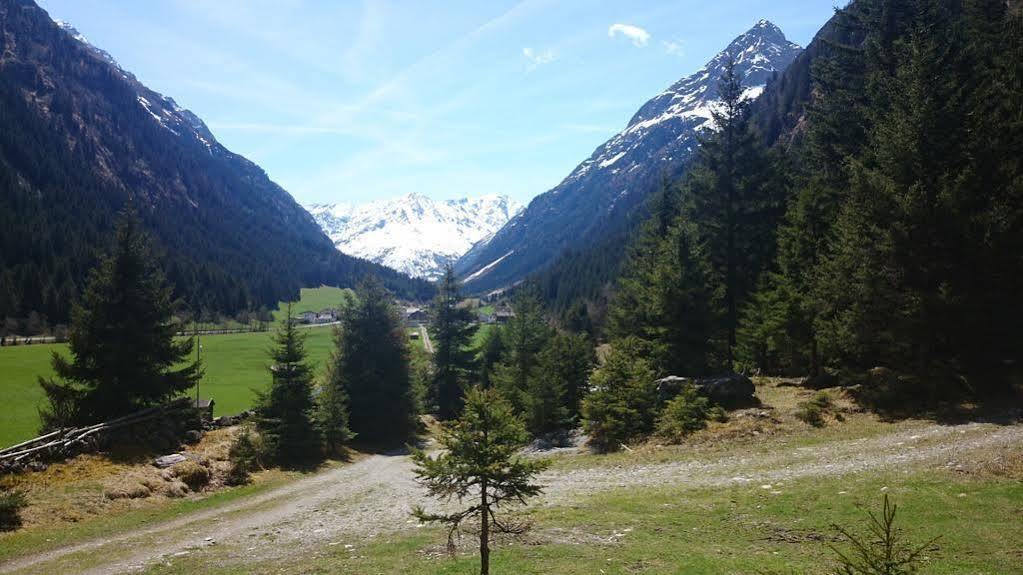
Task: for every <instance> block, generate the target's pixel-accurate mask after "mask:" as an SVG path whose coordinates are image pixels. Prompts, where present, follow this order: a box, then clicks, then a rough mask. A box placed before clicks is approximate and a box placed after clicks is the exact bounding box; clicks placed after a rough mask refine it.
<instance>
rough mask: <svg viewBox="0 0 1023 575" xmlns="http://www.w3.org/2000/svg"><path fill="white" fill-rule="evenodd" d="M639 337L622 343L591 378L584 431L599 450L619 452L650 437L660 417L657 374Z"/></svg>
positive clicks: (627, 339) (592, 444)
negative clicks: (656, 386) (647, 436)
mask: <svg viewBox="0 0 1023 575" xmlns="http://www.w3.org/2000/svg"><path fill="white" fill-rule="evenodd" d="M644 348H645V346H644V345H643V344H642V342H640V341H639V340H637V339H636V338H626V339H623V340H618V341H616V342H615V343H614V344H613V347H612V348H611V353H609V354H608V357H607V359H606V360H605V361H604V363H603V364H602V365H601V366H600V367H599V368H597V370H596V371H595V372H594V373H593V377H591V378H590V385H591V388H592V391H591V392H590V394H589V395H588V396H587V397H586V399H584V400H583V408H582V412H583V418H584V420H583V428H584V429H585V430H586V433H587V434H589V436H590V446H591V447H593V448H594V449H596V450H597V451H601V452H607V451H617V450H618V449H619V448H620V447H621V446H622V445H624V444H625V443H627V442H629V441H631V440H633V439H636V438H639V437H642V436H644V435H647V434H649V433H650V432H651V431H653V429H654V421H655V418H656V416H657V390H656V388H655V384H654V381H655V379H656V377H657V376H656V375H655V373H654V370H653V368H651V366H650V363H649V362H648V361H646V360H645V359H643V357H644V355H645V353H644Z"/></svg>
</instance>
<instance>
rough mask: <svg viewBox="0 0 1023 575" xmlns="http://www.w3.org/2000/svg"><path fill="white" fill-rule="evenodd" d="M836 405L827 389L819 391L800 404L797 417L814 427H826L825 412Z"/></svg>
mask: <svg viewBox="0 0 1023 575" xmlns="http://www.w3.org/2000/svg"><path fill="white" fill-rule="evenodd" d="M832 407H834V403H833V402H832V401H831V396H830V395H828V393H827V392H826V391H818V392H817V393H816V394H814V396H813V398H812V399H810V400H809V401H804V402H802V403H800V404H799V409H798V410H797V411H796V418H797V419H799V420H800V421H802V422H804V423H807V424H809V425H812V426H814V427H824V424H825V421H824V414H825V413H827V412H828V411H830V410H831V409H832Z"/></svg>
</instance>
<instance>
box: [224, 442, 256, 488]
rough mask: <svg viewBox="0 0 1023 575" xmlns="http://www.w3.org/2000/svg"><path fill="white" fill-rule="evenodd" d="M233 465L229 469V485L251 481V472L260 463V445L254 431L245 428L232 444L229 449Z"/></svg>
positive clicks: (229, 457) (229, 458) (227, 479)
mask: <svg viewBox="0 0 1023 575" xmlns="http://www.w3.org/2000/svg"><path fill="white" fill-rule="evenodd" d="M228 460H229V461H230V462H231V467H230V468H229V469H228V471H227V478H226V481H227V484H228V485H244V484H246V483H248V482H249V474H250V473H251V472H253V471H255V470H256V469H257V468H259V467H261V465H260V460H261V458H260V447H259V445H258V444H257V441H256V439H255V438H254V436H253V434H252V432H250V431H248V430H245V431H243V432H242V433H241V434H239V435H238V437H237V438H236V439H235V440H234V443H232V444H231V449H230V450H229V451H228Z"/></svg>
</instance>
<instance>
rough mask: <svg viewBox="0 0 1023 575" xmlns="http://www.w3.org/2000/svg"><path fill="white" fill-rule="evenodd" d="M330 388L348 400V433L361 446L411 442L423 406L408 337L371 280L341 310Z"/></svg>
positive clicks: (388, 297)
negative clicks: (418, 397)
mask: <svg viewBox="0 0 1023 575" xmlns="http://www.w3.org/2000/svg"><path fill="white" fill-rule="evenodd" d="M340 322H341V323H340V325H339V326H338V337H337V346H336V351H335V358H334V362H333V367H332V370H333V371H332V379H331V381H330V382H328V383H329V385H331V386H333V387H335V388H336V389H337V390H338V392H343V393H344V394H345V396H347V398H348V405H349V417H348V427H349V429H351V431H352V432H353V433H355V434H357V436H358V438H359V440H360V441H361V442H365V443H367V444H369V445H373V446H391V445H397V444H401V443H403V442H405V441H408V440H410V439H411V438H412V437H413V435H414V434H415V432H416V429H417V425H418V414H419V406H418V404H417V401H416V393H415V390H414V389H413V385H412V378H411V375H410V372H409V370H410V367H409V350H408V336H407V335H406V333H405V327H404V326H403V325H402V323H401V320H400V319H399V317H398V313H397V311H396V310H395V308H394V304H393V303H392V299H391V295H390V294H389V293H388V292H387V291H386V290H384V288H383V286H382V285H381V284H380V282H378V281H376V280H375V279H373V278H369V279H366V280H364V281H363V282H362V283H360V284H359V286H358V287H357V288H356V290H355V302H354V303H353V304H352V305H350V306H347V307H345V308H344V309H342V310H341V318H340Z"/></svg>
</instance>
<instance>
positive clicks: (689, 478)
mask: <svg viewBox="0 0 1023 575" xmlns="http://www.w3.org/2000/svg"><path fill="white" fill-rule="evenodd" d="M1020 441H1023V426H1020V425H1014V426H996V425H991V424H967V425H958V426H942V425H927V426H923V427H921V428H918V429H913V430H909V431H900V432H895V433H890V434H886V435H882V436H877V437H870V438H863V439H853V440H842V441H833V442H829V443H826V444H821V445H818V446H813V447H801V448H792V447H788V446H783V447H781V448H780V449H779V450H777V451H774V452H771V453H770V454H767V455H757V456H755V457H754V456H744V455H727V456H721V457H719V458H711V459H704V460H699V461H678V462H670V463H659V464H649V465H632V466H625V465H623V466H602V467H593V468H582V469H572V470H559V471H550V472H547V473H545V474H544V475H543V476H542V478H541V482H542V483H543V484H545V485H546V486H547V488H546V492H545V494H544V496H543V497H542V498H541V502H540V503H539V504H541V505H558V504H563V503H567V502H571V501H573V500H577V499H579V498H580V497H585V496H588V495H593V494H596V493H599V492H602V491H607V490H611V489H617V488H623V487H643V486H649V487H654V486H666V485H672V484H675V485H684V486H687V487H693V488H699V487H714V486H725V485H734V484H746V483H749V484H754V485H757V486H760V485H761V484H769V483H777V482H781V481H787V480H793V479H798V478H801V477H816V476H822V475H843V474H848V473H856V472H862V471H869V470H880V469H883V468H888V467H893V466H900V467H903V466H906V465H918V464H938V465H944V464H946V463H947V462H949V461H956V460H960V461H961V460H964V459H967V456H968V454H969V453H970V452H972V451H976V450H980V449H986V448H990V447H997V446H1001V445H1007V444H1010V443H1018V442H1020ZM418 504H424V505H426V506H429V507H432V508H435V504H434V503H433V502H430V501H427V500H426V499H425V497H424V494H423V492H422V491H421V489H420V488H419V487H418V486H417V485H416V483H415V482H414V481H413V477H412V473H411V464H410V462H409V460H408V458H407V457H406V456H400V455H396V456H385V455H375V456H372V457H368V458H366V459H363V460H360V461H358V462H356V463H353V464H350V465H345V466H342V467H338V468H335V469H331V470H329V471H325V472H322V473H319V474H317V475H314V476H310V477H308V478H305V479H302V480H299V481H297V482H295V483H292V484H289V485H287V486H285V487H281V488H279V489H276V490H273V491H270V492H267V493H263V494H260V495H258V496H254V497H250V498H247V499H244V500H239V501H236V502H233V503H230V504H228V505H224V506H221V507H218V508H216V509H210V510H204V511H199V512H196V513H193V514H190V515H187V516H184V517H181V518H178V519H174V520H171V521H167V522H163V523H159V524H157V525H153V526H150V527H146V528H143V529H140V530H137V531H134V532H131V533H125V534H120V535H116V536H112V537H108V538H104V539H99V540H94V541H89V542H86V543H81V544H77V545H72V546H68V547H64V548H60V549H56V550H53V551H48V552H44V553H40V554H37V555H32V556H28V557H24V558H20V559H18V560H15V561H13V562H9V563H7V564H4V565H0V573H12V572H20V571H22V570H26V569H31V570H38V571H39V572H46V569H45V567H46V563H48V562H50V561H54V560H58V559H61V558H63V557H66V556H67V555H69V554H71V553H76V552H90V553H89V555H91V556H93V557H95V556H97V555H99V554H107V555H108V556H109V558H110V559H109V560H107V561H104V562H102V563H101V564H100V565H98V566H96V567H93V568H91V569H89V570H85V571H81V572H82V573H86V574H90V575H91V574H101V573H122V572H132V571H139V570H141V569H143V568H144V567H145V566H146V565H147V564H149V563H151V562H153V561H156V560H159V559H162V558H167V557H173V556H175V555H176V554H177V555H180V554H183V553H188V552H191V551H192V550H195V549H200V548H203V547H205V546H209V545H214V544H218V543H221V544H232V545H238V546H240V548H242V549H245V553H244V554H245V558H247V559H259V558H264V559H275V558H277V559H279V558H282V557H291V556H296V557H300V556H301V555H302V554H303V553H305V552H308V551H309V550H311V549H317V548H322V546H323V545H336V544H338V543H339V542H341V541H353V540H356V539H361V538H365V537H369V536H374V535H378V534H381V533H387V532H395V531H401V530H405V529H413V528H415V521H414V520H412V519H411V518H410V516H409V511H410V510H411V509H412V507H413V506H415V505H418Z"/></svg>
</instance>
